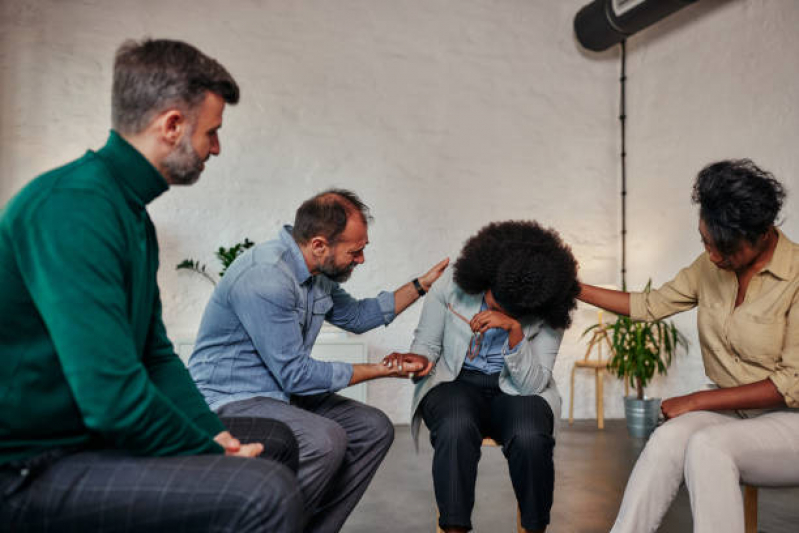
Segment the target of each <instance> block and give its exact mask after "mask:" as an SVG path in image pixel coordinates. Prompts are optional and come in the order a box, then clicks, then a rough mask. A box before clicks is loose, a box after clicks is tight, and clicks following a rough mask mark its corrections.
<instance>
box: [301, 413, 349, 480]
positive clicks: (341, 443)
mask: <svg viewBox="0 0 799 533" xmlns="http://www.w3.org/2000/svg"><path fill="white" fill-rule="evenodd" d="M313 437H314V440H313V444H312V447H311V450H310V455H311V456H312V457H313V458H314V459H317V460H319V459H321V460H323V461H324V462H325V463H327V464H329V465H330V467H331V469H333V470H335V469H337V468H338V465H339V464H340V463H341V461H342V459H343V458H344V453H345V452H346V451H347V444H348V442H349V439H348V437H347V432H346V431H345V430H344V428H342V427H341V426H339V425H338V424H336V423H335V422H333V421H327V422H325V423H324V424H322V425H321V426H320V427H319V428H318V429H317V430H316V431H315V432H314V434H313Z"/></svg>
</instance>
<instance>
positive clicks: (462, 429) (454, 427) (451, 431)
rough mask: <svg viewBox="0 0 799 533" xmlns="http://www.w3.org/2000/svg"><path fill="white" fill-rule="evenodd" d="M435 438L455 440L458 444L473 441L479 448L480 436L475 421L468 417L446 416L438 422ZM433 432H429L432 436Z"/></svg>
mask: <svg viewBox="0 0 799 533" xmlns="http://www.w3.org/2000/svg"><path fill="white" fill-rule="evenodd" d="M434 433H435V435H436V438H437V439H438V438H441V439H447V440H453V441H455V440H457V441H458V442H469V441H474V442H476V443H477V446H479V445H480V444H479V443H480V441H482V434H481V433H480V427H479V426H478V424H477V421H476V420H474V419H472V418H470V417H463V416H458V415H457V414H455V415H447V416H445V417H443V418H442V419H441V420H439V421H438V424H436V428H435V432H434ZM432 434H433V432H431V436H432Z"/></svg>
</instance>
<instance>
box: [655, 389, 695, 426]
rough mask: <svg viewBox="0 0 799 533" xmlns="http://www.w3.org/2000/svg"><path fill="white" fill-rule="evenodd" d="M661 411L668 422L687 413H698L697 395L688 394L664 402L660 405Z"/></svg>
mask: <svg viewBox="0 0 799 533" xmlns="http://www.w3.org/2000/svg"><path fill="white" fill-rule="evenodd" d="M660 410H661V411H662V412H663V416H665V417H666V420H669V419H670V418H676V417H678V416H680V415H684V414H685V413H690V412H691V411H696V410H697V408H696V395H695V394H688V395H685V396H676V397H674V398H668V399H667V400H663V403H661V404H660Z"/></svg>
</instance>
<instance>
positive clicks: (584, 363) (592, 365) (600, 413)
mask: <svg viewBox="0 0 799 533" xmlns="http://www.w3.org/2000/svg"><path fill="white" fill-rule="evenodd" d="M608 330H609V328H608V326H606V325H605V324H604V323H603V322H602V315H601V314H600V315H599V325H598V326H597V327H596V328H594V333H593V335H592V336H591V340H590V341H588V349H587V350H586V351H585V356H584V357H583V358H582V359H581V360H579V361H575V362H574V366H573V367H572V375H571V391H570V393H569V425H572V424H573V423H574V373H575V372H576V371H577V369H578V368H588V369H592V370H593V371H594V376H595V380H596V425H597V427H598V428H599V429H604V428H605V407H604V390H603V388H604V387H603V385H604V381H603V379H604V377H605V370H606V369H607V367H608V361H609V359H605V358H604V357H603V356H602V346H603V345H605V346H607V349H608V355H611V354H613V345H612V343H611V342H610V334H609V332H608ZM594 348H596V351H597V357H596V358H594V359H592V358H591V352H592V351H593V350H594ZM627 394H629V386H628V384H627V380H626V379H625V380H624V395H625V396H626V395H627Z"/></svg>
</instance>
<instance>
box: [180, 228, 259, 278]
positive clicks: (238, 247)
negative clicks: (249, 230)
mask: <svg viewBox="0 0 799 533" xmlns="http://www.w3.org/2000/svg"><path fill="white" fill-rule="evenodd" d="M254 245H255V243H254V242H252V241H251V240H250V239H247V238H245V239H244V242H237V243H236V244H234V245H233V246H231V247H230V248H225V247H224V246H220V247H219V249H218V250H217V251H216V252H215V254H214V255H216V258H217V259H219V262H220V263H222V270H221V271H220V272H219V277H220V278H221V277H222V276H224V275H225V271H227V269H228V267H229V266H230V265H231V263H233V261H234V260H235V259H236V258H237V257H238V256H239V255H241V254H242V253H244V250H246V249H247V248H252V247H253V246H254ZM175 269H176V270H191V271H192V272H196V273H197V274H200V275H201V276H203V277H204V278H205V279H207V280H208V281H210V282H211V283H213V284H214V285H216V280H215V279H214V278H213V276H211V274H209V273H208V271H207V269H206V268H205V265H204V264H202V263H200V262H199V261H197V260H195V259H184V260H183V261H181V262H180V263H178V264H177V266H175Z"/></svg>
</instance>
